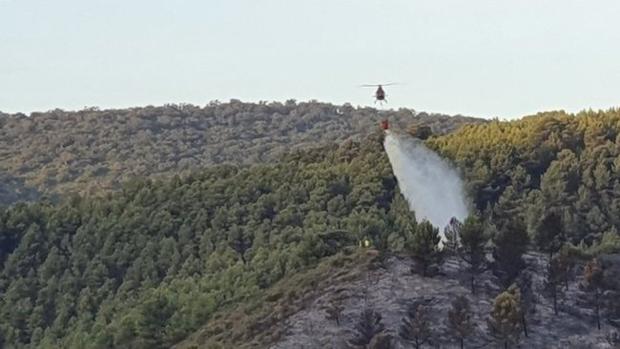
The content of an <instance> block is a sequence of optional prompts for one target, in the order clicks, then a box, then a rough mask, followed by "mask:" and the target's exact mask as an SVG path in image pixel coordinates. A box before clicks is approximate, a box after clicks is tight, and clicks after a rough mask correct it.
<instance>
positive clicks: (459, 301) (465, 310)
mask: <svg viewBox="0 0 620 349" xmlns="http://www.w3.org/2000/svg"><path fill="white" fill-rule="evenodd" d="M448 328H449V329H450V331H451V333H452V334H453V336H454V337H455V338H456V339H457V340H458V341H459V345H460V347H461V349H463V348H464V346H465V338H467V337H469V336H471V335H472V332H473V330H474V323H473V321H472V312H471V307H470V305H469V301H468V300H467V298H466V297H465V296H458V297H456V298H455V299H454V301H452V308H451V309H450V310H449V311H448Z"/></svg>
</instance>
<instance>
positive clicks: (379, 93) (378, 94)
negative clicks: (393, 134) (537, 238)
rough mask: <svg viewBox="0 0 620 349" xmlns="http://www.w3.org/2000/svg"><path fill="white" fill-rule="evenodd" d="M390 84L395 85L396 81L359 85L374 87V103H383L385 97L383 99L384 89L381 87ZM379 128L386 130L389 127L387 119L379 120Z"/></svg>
mask: <svg viewBox="0 0 620 349" xmlns="http://www.w3.org/2000/svg"><path fill="white" fill-rule="evenodd" d="M390 85H396V83H389V84H377V85H361V87H376V88H377V91H375V95H374V97H375V103H377V102H379V104H381V105H383V102H385V103H387V99H385V90H384V89H383V86H390ZM380 126H381V129H383V130H384V131H387V130H388V129H389V128H390V125H389V123H388V120H387V119H383V120H381V124H380Z"/></svg>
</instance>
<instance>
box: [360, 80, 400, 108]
mask: <svg viewBox="0 0 620 349" xmlns="http://www.w3.org/2000/svg"><path fill="white" fill-rule="evenodd" d="M391 85H396V83H389V84H376V85H370V84H369V85H361V87H376V88H377V90H376V91H375V95H374V97H375V104H376V103H377V102H379V104H383V102H385V103H387V99H385V96H386V94H385V90H384V89H383V86H391Z"/></svg>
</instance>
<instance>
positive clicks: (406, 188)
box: [385, 131, 468, 239]
mask: <svg viewBox="0 0 620 349" xmlns="http://www.w3.org/2000/svg"><path fill="white" fill-rule="evenodd" d="M385 150H386V152H387V155H388V158H389V160H390V163H391V165H392V170H393V171H394V175H395V176H396V179H397V180H398V186H399V188H400V191H401V192H402V194H403V195H404V196H405V198H406V199H407V202H408V203H409V208H410V209H411V210H412V211H414V212H415V215H416V219H417V220H418V221H421V220H423V219H426V220H428V221H429V222H430V223H431V224H433V225H434V226H436V227H439V228H440V234H441V237H442V239H445V237H444V236H443V228H444V227H445V226H446V225H448V223H449V222H450V219H451V218H452V217H456V218H457V219H458V220H460V221H461V222H462V221H463V220H464V219H465V218H466V217H467V214H468V208H467V207H468V205H467V200H466V196H465V191H464V187H463V181H462V180H461V177H460V176H459V174H458V172H457V171H456V169H455V168H454V167H452V166H451V165H450V164H449V163H448V162H447V161H446V160H444V159H442V158H441V157H440V156H439V155H437V154H436V153H435V152H433V151H431V150H430V149H428V148H427V147H426V146H424V143H422V141H420V140H418V139H414V138H412V137H409V136H405V135H399V134H394V133H393V132H390V131H387V132H386V137H385Z"/></svg>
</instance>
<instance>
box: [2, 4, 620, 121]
mask: <svg viewBox="0 0 620 349" xmlns="http://www.w3.org/2000/svg"><path fill="white" fill-rule="evenodd" d="M382 81H398V82H402V83H404V84H403V85H400V86H394V87H392V88H389V89H388V90H387V93H388V99H389V103H390V104H389V106H392V107H400V106H404V107H409V108H414V109H416V110H420V111H421V110H424V111H433V112H442V113H450V114H456V113H461V114H466V115H475V116H483V117H493V116H498V117H500V118H507V117H516V116H522V115H525V114H530V113H534V112H537V111H542V110H550V109H565V110H568V111H578V110H581V109H584V108H608V107H612V106H619V105H620V1H618V0H589V1H586V0H583V1H576V0H510V1H508V0H467V1H466V0H424V1H422V0H393V1H391V0H383V1H371V0H350V1H344V0H340V1H339V0H332V1H328V0H306V1H295V0H288V1H285V0H203V1H190V0H177V1H161V0H148V1H147V0H134V1H131V0H125V1H119V0H80V1H78V0H53V1H52V0H0V110H2V111H5V112H17V111H21V112H30V111H33V110H48V109H53V108H55V107H59V108H63V109H81V108H82V107H84V106H100V107H103V108H107V107H128V106H138V105H147V104H153V105H160V104H164V103H180V102H186V103H194V104H200V105H202V104H205V103H207V102H208V101H210V100H214V99H219V100H221V101H227V100H229V99H230V98H238V99H241V100H244V101H258V100H281V101H284V100H286V99H289V98H295V99H297V100H308V99H318V100H321V101H328V102H333V103H344V102H350V103H352V104H353V105H358V104H359V105H365V104H372V98H371V95H372V92H373V91H371V90H365V89H362V88H359V87H357V85H359V84H362V83H373V82H382Z"/></svg>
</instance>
